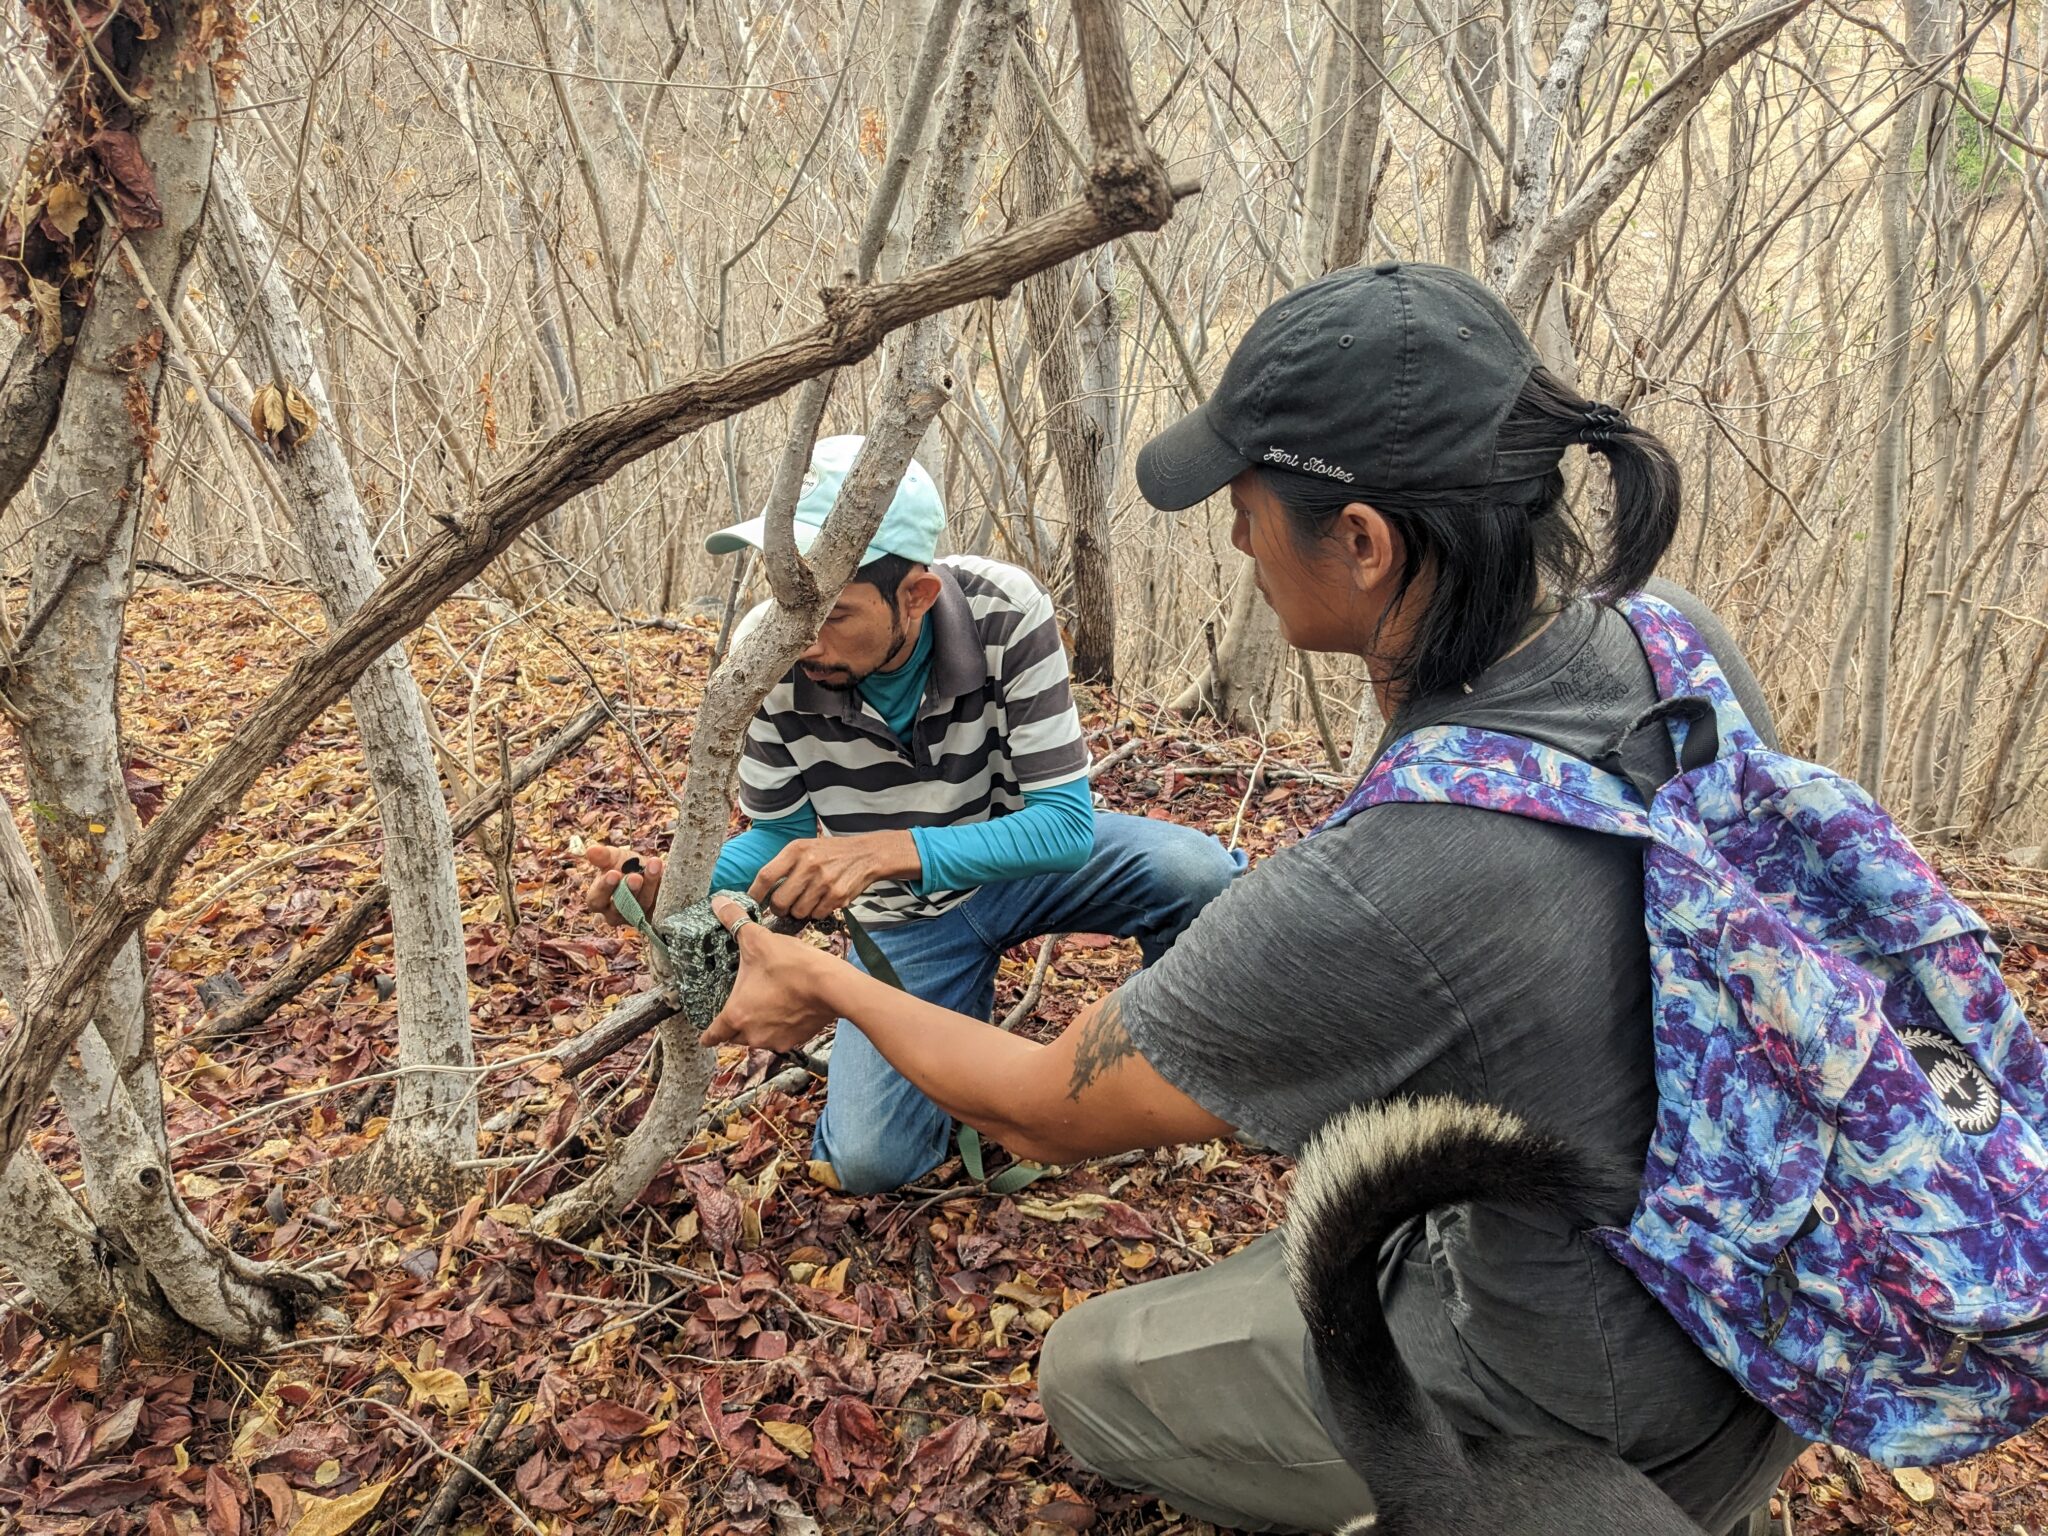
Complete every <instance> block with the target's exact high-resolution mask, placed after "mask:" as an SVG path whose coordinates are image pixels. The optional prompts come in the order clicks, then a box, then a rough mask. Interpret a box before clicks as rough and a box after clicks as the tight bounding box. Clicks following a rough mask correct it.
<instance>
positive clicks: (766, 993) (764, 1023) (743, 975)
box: [704, 896, 847, 1051]
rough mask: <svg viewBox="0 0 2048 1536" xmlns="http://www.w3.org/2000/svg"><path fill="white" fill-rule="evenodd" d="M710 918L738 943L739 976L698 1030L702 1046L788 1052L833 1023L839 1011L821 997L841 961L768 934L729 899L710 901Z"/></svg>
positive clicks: (840, 968) (842, 967)
mask: <svg viewBox="0 0 2048 1536" xmlns="http://www.w3.org/2000/svg"><path fill="white" fill-rule="evenodd" d="M711 915H712V916H714V917H716V918H717V919H718V920H719V921H720V922H721V923H723V924H725V927H726V931H727V932H729V933H730V934H732V936H733V937H734V938H735V939H736V940H738V941H739V946H740V974H739V980H738V981H737V982H735V983H734V985H733V989H732V996H731V997H729V998H728V999H726V1004H725V1007H724V1008H723V1009H722V1010H721V1011H720V1012H719V1015H718V1017H717V1018H715V1019H713V1020H712V1021H711V1027H710V1028H709V1029H707V1030H705V1031H704V1044H706V1045H733V1044H737V1045H752V1046H760V1047H763V1048H765V1049H767V1050H771V1051H794V1050H796V1049H798V1048H799V1047H801V1046H802V1045H804V1044H805V1043H806V1042H807V1041H809V1040H810V1039H811V1038H812V1037H813V1036H815V1035H816V1034H817V1033H818V1032H819V1031H820V1030H822V1029H823V1028H824V1027H825V1026H826V1025H828V1024H831V1023H833V1022H835V1021H836V1020H837V1019H838V1017H839V1010H838V1009H837V1008H836V1007H834V1006H833V1005H832V1004H830V1003H828V1002H826V1001H825V1000H824V994H825V992H826V991H827V989H828V988H829V985H830V983H831V982H832V981H833V980H834V979H835V978H836V976H837V974H838V973H840V972H842V971H844V970H846V969H847V966H846V963H845V962H844V961H843V960H840V959H838V958H837V957H835V956H833V955H829V954H826V953H825V952H824V951H823V950H821V949H813V948H812V947H811V946H810V945H808V944H806V943H804V942H803V941H802V940H801V939H794V938H789V937H787V936H785V935H783V934H779V933H770V932H769V931H768V930H767V929H766V928H764V927H762V926H761V923H760V922H759V920H758V919H755V918H752V917H749V916H748V915H747V910H746V908H744V907H742V906H741V905H740V904H739V903H738V902H736V901H734V900H733V899H732V898H731V897H729V896H717V897H713V898H712V901H711Z"/></svg>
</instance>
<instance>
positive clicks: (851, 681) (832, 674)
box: [797, 614, 910, 693]
mask: <svg viewBox="0 0 2048 1536" xmlns="http://www.w3.org/2000/svg"><path fill="white" fill-rule="evenodd" d="M909 638H910V634H909V631H908V630H906V629H905V628H904V627H903V617H902V615H901V614H895V615H892V616H891V617H890V620H889V649H888V650H887V651H885V652H883V653H882V661H883V662H884V663H885V664H886V663H887V662H888V661H890V660H891V659H893V658H894V657H895V655H896V654H897V652H899V651H901V650H903V649H904V642H905V641H906V640H908V639H909ZM797 666H798V667H800V668H802V670H803V674H804V676H805V677H807V678H809V679H810V680H811V681H812V682H814V683H816V684H817V685H818V686H819V687H820V688H830V689H833V690H834V691H835V692H839V693H850V692H851V691H852V690H853V689H855V688H856V687H858V686H859V685H860V684H862V683H864V682H866V681H867V680H868V679H869V678H870V677H873V676H874V675H875V674H876V673H877V672H879V671H881V670H882V668H881V667H880V666H873V667H869V668H868V669H867V671H865V672H856V671H854V670H853V668H851V667H821V666H818V665H816V664H814V663H812V662H808V661H800V662H798V663H797Z"/></svg>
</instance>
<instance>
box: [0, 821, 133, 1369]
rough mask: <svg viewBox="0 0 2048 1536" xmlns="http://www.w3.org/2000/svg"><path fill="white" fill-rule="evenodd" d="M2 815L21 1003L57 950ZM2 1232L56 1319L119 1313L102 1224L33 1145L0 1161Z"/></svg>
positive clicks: (1, 850) (3, 918)
mask: <svg viewBox="0 0 2048 1536" xmlns="http://www.w3.org/2000/svg"><path fill="white" fill-rule="evenodd" d="M0 823H4V825H0V995H4V996H5V997H6V998H7V1000H8V1003H9V1005H10V1006H12V1007H14V1008H17V1009H18V1008H20V1007H21V1006H22V1005H23V1004H25V1003H26V1002H27V1000H28V994H29V984H30V979H31V978H32V977H33V976H34V975H35V974H36V973H37V972H38V971H40V970H42V969H44V968H46V967H47V966H48V965H49V964H50V962H51V961H52V960H54V959H55V958H56V955H55V953H54V944H53V942H52V941H51V938H50V920H49V914H48V911H47V909H46V908H45V907H44V905H43V891H42V887H41V886H40V885H39V884H38V883H37V882H36V875H35V870H34V869H33V868H32V867H31V866H30V864H29V857H28V850H27V849H26V848H24V847H23V846H22V843H21V838H20V836H19V834H18V833H17V832H16V830H15V825H14V809H13V807H12V806H10V805H8V804H7V802H6V801H5V800H4V799H0ZM0 1233H5V1234H6V1237H5V1239H4V1240H0V1260H4V1261H5V1263H6V1265H7V1267H8V1268H9V1269H10V1270H12V1271H13V1272H14V1275H15V1278H17V1279H18V1280H19V1281H20V1282H21V1284H22V1286H23V1288H24V1289H26V1290H27V1291H28V1293H29V1295H30V1297H31V1298H33V1300H34V1301H35V1303H36V1305H37V1306H38V1307H40V1308H41V1309H42V1313H43V1316H44V1317H45V1318H47V1319H48V1320H49V1322H50V1324H51V1326H52V1327H54V1328H57V1329H61V1330H62V1331H64V1332H65V1333H68V1334H71V1335H73V1336H74V1337H75V1336H77V1335H80V1334H86V1333H90V1332H92V1330H93V1329H95V1328H97V1327H99V1326H100V1325H101V1324H103V1323H105V1322H106V1321H107V1320H108V1319H109V1318H110V1317H112V1316H113V1312H114V1305H115V1295H114V1289H113V1286H112V1285H111V1284H110V1282H109V1278H108V1276H107V1274H106V1271H105V1268H104V1266H103V1261H102V1258H101V1255H100V1251H99V1246H100V1239H99V1230H98V1228H96V1227H95V1226H94V1225H93V1222H92V1219H91V1218H90V1217H88V1216H87V1215H86V1214H85V1212H84V1211H83V1210H82V1209H81V1208H80V1207H79V1204H78V1201H77V1200H75V1199H74V1198H73V1197H72V1194H71V1191H70V1190H68V1189H66V1188H65V1187H64V1184H63V1181H62V1180H60V1179H59V1178H58V1177H57V1175H56V1174H54V1173H52V1172H51V1171H50V1169H49V1167H48V1165H47V1164H45V1163H44V1162H43V1160H42V1159H41V1158H40V1157H38V1156H37V1155H36V1153H35V1151H34V1149H33V1148H30V1147H23V1148H22V1149H21V1150H20V1151H18V1152H16V1153H15V1154H14V1156H13V1157H12V1158H10V1159H9V1160H8V1162H7V1163H6V1165H5V1167H4V1168H0Z"/></svg>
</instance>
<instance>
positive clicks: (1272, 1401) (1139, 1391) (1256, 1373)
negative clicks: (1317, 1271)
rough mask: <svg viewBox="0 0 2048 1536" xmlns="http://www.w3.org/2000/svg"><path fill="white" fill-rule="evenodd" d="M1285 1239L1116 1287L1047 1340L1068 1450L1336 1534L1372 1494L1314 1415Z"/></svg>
mask: <svg viewBox="0 0 2048 1536" xmlns="http://www.w3.org/2000/svg"><path fill="white" fill-rule="evenodd" d="M1307 1333H1308V1327H1307V1324H1305V1323H1304V1322H1303V1321H1302V1317H1301V1313H1300V1311H1299V1310H1297V1309H1296V1307H1295V1305H1294V1299H1293V1296H1292V1294H1291V1293H1290V1292H1289V1290H1288V1287H1287V1279H1286V1275H1285V1272H1284V1270H1283V1268H1282V1263H1281V1255H1280V1240H1279V1237H1278V1235H1277V1234H1273V1235H1269V1236H1266V1237H1262V1238H1259V1239H1258V1240H1257V1241H1256V1242H1253V1243H1252V1244H1250V1245H1249V1246H1248V1247H1246V1248H1244V1249H1242V1250H1240V1251H1239V1252H1237V1253H1235V1254H1233V1255H1231V1256H1230V1257H1229V1258H1227V1259H1225V1260H1223V1261H1222V1262H1221V1263H1219V1264H1214V1265H1211V1266H1210V1267H1209V1268H1208V1269H1204V1270H1199V1271H1196V1272H1195V1273H1193V1274H1186V1275H1175V1276H1173V1277H1172V1278H1171V1279H1167V1280H1148V1281H1146V1282H1145V1283H1144V1284H1142V1285H1133V1286H1130V1287H1127V1288H1126V1289H1124V1290H1120V1291H1110V1292H1108V1293H1107V1294H1105V1295H1102V1296H1098V1297H1095V1298H1093V1299H1092V1300H1090V1301H1089V1302H1087V1303H1086V1304H1085V1305H1083V1306H1079V1307H1076V1308H1075V1309H1074V1310H1073V1311H1071V1312H1069V1313H1068V1314H1067V1315H1066V1316H1064V1317H1062V1318H1061V1319H1060V1320H1059V1321H1058V1322H1057V1323H1055V1324H1054V1325H1053V1328H1052V1331H1051V1332H1050V1333H1049V1334H1047V1335H1046V1340H1045V1352H1044V1354H1043V1355H1042V1356H1041V1358H1040V1360H1039V1367H1038V1389H1039V1397H1040V1400H1041V1401H1042V1402H1043V1403H1044V1405H1045V1416H1046V1418H1047V1419H1048V1420H1049V1421H1050V1422H1051V1424H1052V1427H1053V1430H1054V1431H1055V1433H1057V1434H1058V1435H1059V1437H1060V1440H1061V1442H1062V1443H1063V1444H1064V1445H1065V1446H1066V1448H1067V1450H1068V1451H1069V1452H1070V1453H1071V1454H1072V1455H1073V1456H1074V1457H1075V1458H1076V1459H1078V1460H1079V1461H1081V1462H1083V1463H1085V1464H1086V1465H1087V1466H1088V1467H1089V1468H1091V1469H1092V1470H1094V1471H1096V1472H1098V1473H1100V1474H1101V1475H1102V1476H1104V1477H1106V1478H1108V1479H1109V1480H1110V1481H1111V1482H1113V1483H1120V1484H1122V1485H1124V1486H1125V1487H1127V1488H1141V1489H1144V1490H1145V1491H1146V1492H1149V1493H1156V1494H1157V1495H1158V1496H1159V1497H1160V1498H1161V1499H1163V1500H1165V1501H1166V1502H1167V1503H1168V1504H1169V1505H1171V1506H1172V1507H1173V1508H1174V1509H1177V1510H1179V1511H1181V1512H1182V1513H1183V1514H1189V1515H1195V1516H1198V1517H1199V1518H1201V1519H1204V1520H1207V1521H1210V1522H1212V1523H1213V1524H1216V1525H1221V1526H1229V1527H1235V1528H1237V1529H1239V1530H1246V1531H1334V1530H1337V1529H1338V1528H1339V1527H1341V1526H1343V1525H1345V1524H1347V1523H1349V1522H1351V1521H1353V1520H1356V1519H1358V1518H1359V1517H1360V1516H1361V1515H1365V1514H1369V1513H1370V1512H1371V1510H1372V1495H1371V1494H1370V1493H1368V1492H1367V1491H1366V1486H1365V1482H1364V1480H1363V1479H1362V1478H1360V1477H1359V1475H1358V1474H1357V1473H1356V1472H1354V1471H1352V1470H1351V1468H1350V1467H1349V1466H1348V1465H1347V1464H1346V1463H1345V1461H1344V1459H1343V1458H1342V1457H1341V1456H1339V1455H1338V1454H1337V1448H1336V1446H1335V1445H1334V1444H1332V1443H1331V1440H1330V1437H1329V1435H1328V1433H1327V1432H1325V1431H1324V1429H1323V1427H1322V1424H1321V1423H1320V1422H1319V1421H1318V1420H1317V1418H1316V1412H1315V1408H1314V1406H1313V1405H1312V1404H1311V1402H1310V1399H1309V1392H1308V1378H1307V1373H1306V1371H1305V1369H1304V1367H1303V1364H1302V1347H1303V1343H1304V1341H1305V1339H1306V1337H1307Z"/></svg>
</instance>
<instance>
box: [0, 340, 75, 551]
mask: <svg viewBox="0 0 2048 1536" xmlns="http://www.w3.org/2000/svg"><path fill="white" fill-rule="evenodd" d="M80 318H81V316H80V312H79V311H78V309H76V308H75V307H74V306H72V305H69V304H66V305H64V306H63V308H62V310H61V311H60V329H59V332H58V334H59V336H60V338H61V339H60V341H59V343H58V345H57V346H56V348H55V349H53V350H52V351H50V352H48V353H45V352H44V351H43V350H42V348H41V346H40V344H39V342H38V340H37V338H36V336H35V335H34V334H32V333H30V332H27V331H24V332H22V334H21V335H20V336H18V337H17V338H15V342H14V350H13V351H12V352H10V353H9V354H8V355H7V367H6V370H5V372H0V511H5V510H6V508H7V504H8V503H9V502H10V501H12V500H14V498H15V496H16V495H17V494H18V493H19V492H20V490H21V488H22V487H23V486H25V485H27V484H28V481H29V476H30V475H32V474H34V473H35V468H36V461H37V460H38V459H40V458H41V457H42V454H43V445H44V444H45V443H47V442H48V441H49V440H50V433H51V431H52V430H53V429H54V428H55V427H56V425H57V407H58V405H59V403H61V402H62V400H63V399H64V377H65V375H66V374H67V373H68V372H69V371H70V368H71V341H72V338H73V337H75V336H76V334H77V329H78V322H79V320H80ZM64 326H68V327H69V328H70V330H71V335H70V336H65V335H64V334H63V330H62V327H64Z"/></svg>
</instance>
